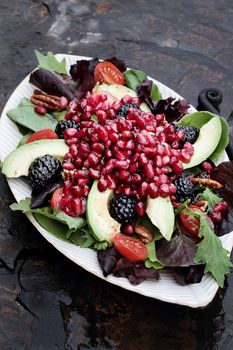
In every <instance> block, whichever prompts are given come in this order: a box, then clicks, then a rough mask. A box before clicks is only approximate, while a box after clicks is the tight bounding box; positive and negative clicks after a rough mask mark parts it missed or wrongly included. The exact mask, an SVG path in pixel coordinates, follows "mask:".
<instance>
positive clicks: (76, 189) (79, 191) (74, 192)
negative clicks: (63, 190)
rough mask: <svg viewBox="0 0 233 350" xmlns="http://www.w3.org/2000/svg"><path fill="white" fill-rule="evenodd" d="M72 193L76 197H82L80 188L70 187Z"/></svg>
mask: <svg viewBox="0 0 233 350" xmlns="http://www.w3.org/2000/svg"><path fill="white" fill-rule="evenodd" d="M72 193H73V194H74V195H75V196H77V197H82V195H83V190H82V188H81V187H80V186H78V185H76V186H73V187H72Z"/></svg>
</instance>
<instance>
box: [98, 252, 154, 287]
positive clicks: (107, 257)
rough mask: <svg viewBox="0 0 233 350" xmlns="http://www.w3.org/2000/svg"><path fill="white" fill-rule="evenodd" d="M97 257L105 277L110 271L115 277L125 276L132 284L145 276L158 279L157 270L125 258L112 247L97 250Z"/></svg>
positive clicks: (141, 280) (145, 277)
mask: <svg viewBox="0 0 233 350" xmlns="http://www.w3.org/2000/svg"><path fill="white" fill-rule="evenodd" d="M97 258H98V261H99V264H100V266H101V268H102V270H103V274H104V276H105V277H106V276H108V275H109V274H111V273H112V274H113V275H114V276H116V277H125V278H127V279H128V280H129V282H130V283H132V284H133V285H137V284H140V283H142V282H143V281H145V280H146V279H147V278H154V279H156V280H158V279H159V272H158V271H157V270H155V269H147V268H146V267H145V265H144V263H143V262H138V261H130V260H127V259H126V258H124V257H122V255H121V254H119V253H118V252H117V250H116V249H115V248H114V247H111V248H107V249H105V250H99V251H97Z"/></svg>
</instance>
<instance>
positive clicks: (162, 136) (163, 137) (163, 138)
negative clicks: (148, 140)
mask: <svg viewBox="0 0 233 350" xmlns="http://www.w3.org/2000/svg"><path fill="white" fill-rule="evenodd" d="M157 138H158V140H159V141H160V142H163V143H164V142H166V136H165V135H164V133H159V134H158V136H157Z"/></svg>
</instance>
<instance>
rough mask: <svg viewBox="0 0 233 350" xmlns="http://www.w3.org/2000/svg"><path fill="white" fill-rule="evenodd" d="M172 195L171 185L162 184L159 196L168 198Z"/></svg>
mask: <svg viewBox="0 0 233 350" xmlns="http://www.w3.org/2000/svg"><path fill="white" fill-rule="evenodd" d="M169 194H170V189H169V185H168V184H162V185H161V186H160V187H159V195H160V196H161V197H167V196H169Z"/></svg>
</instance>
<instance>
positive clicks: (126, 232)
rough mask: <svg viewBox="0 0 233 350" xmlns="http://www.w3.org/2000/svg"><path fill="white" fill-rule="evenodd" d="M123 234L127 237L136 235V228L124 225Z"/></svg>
mask: <svg viewBox="0 0 233 350" xmlns="http://www.w3.org/2000/svg"><path fill="white" fill-rule="evenodd" d="M121 232H122V233H123V234H124V235H127V236H131V235H133V234H134V228H133V226H132V225H130V224H128V225H122V226H121Z"/></svg>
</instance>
